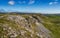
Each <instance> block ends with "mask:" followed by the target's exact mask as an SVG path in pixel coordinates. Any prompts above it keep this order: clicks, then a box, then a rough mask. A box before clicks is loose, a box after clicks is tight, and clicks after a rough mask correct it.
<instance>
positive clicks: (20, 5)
mask: <svg viewBox="0 0 60 38" xmlns="http://www.w3.org/2000/svg"><path fill="white" fill-rule="evenodd" d="M1 9H3V10H5V11H8V12H17V11H18V12H35V13H60V0H0V10H1Z"/></svg>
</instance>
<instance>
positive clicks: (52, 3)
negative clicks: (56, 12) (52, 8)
mask: <svg viewBox="0 0 60 38" xmlns="http://www.w3.org/2000/svg"><path fill="white" fill-rule="evenodd" d="M55 4H58V2H49V5H55Z"/></svg>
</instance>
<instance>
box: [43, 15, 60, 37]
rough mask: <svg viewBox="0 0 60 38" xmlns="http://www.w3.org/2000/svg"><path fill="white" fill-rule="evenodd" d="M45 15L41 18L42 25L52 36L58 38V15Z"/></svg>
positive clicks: (59, 32) (59, 21) (59, 27)
mask: <svg viewBox="0 0 60 38" xmlns="http://www.w3.org/2000/svg"><path fill="white" fill-rule="evenodd" d="M47 17H48V18H46V17H43V18H42V19H43V21H44V22H43V24H44V26H45V27H46V28H48V29H49V30H50V31H51V32H52V34H53V36H54V38H60V16H56V15H52V16H51V15H48V16H47Z"/></svg>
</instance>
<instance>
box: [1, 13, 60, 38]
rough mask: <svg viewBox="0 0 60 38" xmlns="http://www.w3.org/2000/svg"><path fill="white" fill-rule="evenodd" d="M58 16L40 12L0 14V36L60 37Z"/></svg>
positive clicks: (17, 37) (15, 37)
mask: <svg viewBox="0 0 60 38" xmlns="http://www.w3.org/2000/svg"><path fill="white" fill-rule="evenodd" d="M55 17H56V18H55ZM59 17H60V16H45V15H42V14H16V13H15V14H12V13H11V14H0V38H60V36H59V35H60V31H59V29H60V26H59V25H60V24H59V23H60V20H58V19H60V18H59Z"/></svg>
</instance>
